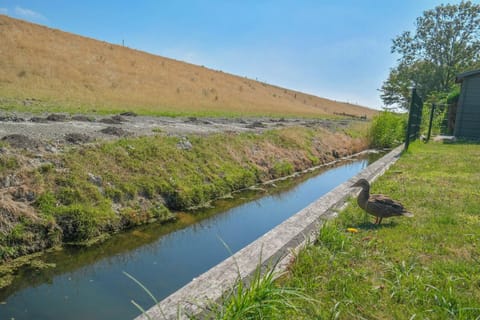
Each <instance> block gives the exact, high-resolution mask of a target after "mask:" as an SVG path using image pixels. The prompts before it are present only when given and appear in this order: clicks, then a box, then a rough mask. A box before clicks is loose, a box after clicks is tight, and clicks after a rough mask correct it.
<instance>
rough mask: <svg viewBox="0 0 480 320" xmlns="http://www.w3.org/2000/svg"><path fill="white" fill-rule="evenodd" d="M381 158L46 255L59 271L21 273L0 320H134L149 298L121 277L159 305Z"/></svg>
mask: <svg viewBox="0 0 480 320" xmlns="http://www.w3.org/2000/svg"><path fill="white" fill-rule="evenodd" d="M376 158H378V155H375V154H373V155H372V154H370V155H369V156H368V157H364V158H359V159H354V160H349V161H346V162H344V163H342V164H340V165H336V166H334V167H329V168H325V169H323V170H320V171H316V172H314V173H310V174H306V175H302V176H301V177H297V178H295V179H290V180H287V181H284V182H281V183H278V184H277V186H276V187H275V188H274V187H271V188H268V189H267V190H266V191H265V192H258V191H257V192H252V191H250V192H245V193H242V194H237V195H236V197H235V199H231V200H221V201H218V202H216V203H215V208H212V209H208V210H202V211H200V212H197V213H195V214H184V213H181V214H179V216H180V219H179V220H178V221H177V222H175V223H170V224H166V225H161V226H160V225H158V224H157V225H149V226H145V227H141V228H136V229H135V230H131V231H128V232H125V233H121V234H118V235H115V236H113V237H112V238H111V239H109V240H108V241H106V242H104V243H102V244H100V245H97V246H94V247H90V248H80V249H79V248H76V249H74V248H68V249H63V250H60V251H55V252H51V253H48V254H46V255H44V257H43V259H44V260H45V262H47V263H55V267H52V268H46V269H41V270H36V269H25V270H22V272H21V275H20V277H18V279H17V280H15V281H14V283H13V284H12V285H11V286H9V287H7V288H4V289H1V290H0V319H15V320H21V319H82V320H83V319H102V320H105V319H132V318H134V317H135V316H137V315H138V314H139V311H138V310H137V309H136V307H135V306H133V305H132V304H131V302H130V301H131V300H135V301H136V302H137V303H139V304H140V305H142V306H143V307H144V308H145V309H148V308H149V307H151V306H152V304H153V302H152V300H151V298H149V297H148V296H147V294H146V293H145V292H144V291H143V290H142V289H141V288H140V287H139V286H138V285H137V284H135V283H134V282H133V281H132V280H131V279H129V278H128V277H126V276H125V275H124V274H123V271H126V272H128V273H129V274H131V275H133V276H135V278H136V279H138V280H139V281H140V282H142V283H143V284H144V285H145V286H146V287H148V289H149V290H150V291H151V292H152V293H153V294H154V295H155V296H156V297H157V299H158V300H161V299H163V298H165V297H166V296H168V295H169V294H171V293H172V292H174V291H175V290H177V289H179V288H180V287H182V286H183V285H185V284H186V283H188V282H189V281H190V280H192V279H193V278H195V277H197V276H198V275H199V274H201V273H203V272H205V271H207V270H208V269H209V268H211V267H213V266H214V265H216V264H217V263H219V262H220V261H222V260H223V259H225V258H227V257H228V256H229V255H230V253H229V251H228V250H227V249H226V248H225V247H224V245H223V244H222V241H221V240H220V239H222V240H223V241H224V242H225V243H226V244H228V246H229V248H230V250H231V251H232V252H236V251H238V250H240V249H241V248H243V247H245V246H246V245H248V244H249V243H251V242H253V241H254V240H255V239H257V238H258V237H260V236H261V235H263V234H264V233H266V232H267V231H269V230H270V229H272V228H274V227H275V226H277V225H278V224H280V223H281V222H283V221H285V220H286V219H288V218H289V217H290V216H291V215H293V214H295V213H296V212H298V211H299V210H301V209H302V208H304V207H306V206H307V205H308V204H310V203H311V202H313V201H315V200H316V199H317V198H319V197H320V196H322V195H323V194H325V193H327V192H328V191H330V190H331V189H333V188H335V187H336V186H337V185H339V184H341V183H343V182H345V181H346V180H348V179H349V178H351V177H352V176H354V175H355V174H357V173H358V172H359V171H361V170H362V169H363V168H365V167H366V166H367V165H368V164H369V163H371V162H372V161H374V160H375V159H376Z"/></svg>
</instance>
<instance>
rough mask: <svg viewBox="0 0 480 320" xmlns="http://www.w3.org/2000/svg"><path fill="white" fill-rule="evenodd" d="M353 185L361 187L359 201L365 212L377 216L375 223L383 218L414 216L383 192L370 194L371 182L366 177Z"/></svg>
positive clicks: (378, 222)
mask: <svg viewBox="0 0 480 320" xmlns="http://www.w3.org/2000/svg"><path fill="white" fill-rule="evenodd" d="M352 187H360V188H362V191H361V192H360V194H359V195H358V198H357V203H358V205H359V206H360V208H362V209H363V210H365V212H367V213H369V214H371V215H372V216H375V217H376V219H375V224H380V223H381V222H382V219H383V218H388V217H393V216H406V217H413V214H412V213H411V212H408V211H406V210H405V208H404V207H403V205H402V204H401V203H400V202H398V201H395V200H392V199H390V198H389V197H387V196H385V195H383V194H370V184H369V183H368V181H367V180H365V179H360V180H358V181H357V182H356V183H355V184H353V185H352Z"/></svg>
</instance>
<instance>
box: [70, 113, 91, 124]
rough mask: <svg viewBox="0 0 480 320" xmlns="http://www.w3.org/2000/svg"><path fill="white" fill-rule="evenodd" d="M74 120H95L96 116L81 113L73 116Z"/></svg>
mask: <svg viewBox="0 0 480 320" xmlns="http://www.w3.org/2000/svg"><path fill="white" fill-rule="evenodd" d="M72 120H75V121H84V122H95V118H93V117H88V116H84V115H81V114H79V115H75V116H73V117H72Z"/></svg>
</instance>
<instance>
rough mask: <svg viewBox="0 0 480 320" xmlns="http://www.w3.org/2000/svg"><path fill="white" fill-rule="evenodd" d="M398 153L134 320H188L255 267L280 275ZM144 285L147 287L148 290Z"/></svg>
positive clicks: (341, 186)
mask: <svg viewBox="0 0 480 320" xmlns="http://www.w3.org/2000/svg"><path fill="white" fill-rule="evenodd" d="M402 151H403V145H401V146H399V147H397V148H395V149H394V150H392V151H390V152H389V153H388V154H386V155H385V156H384V157H382V158H381V159H379V160H377V161H375V162H374V163H373V164H371V165H370V166H368V167H367V168H365V169H364V170H362V171H361V172H360V173H359V174H357V175H355V176H354V177H352V178H351V179H349V180H348V181H346V182H344V183H342V184H341V185H339V186H337V187H336V188H335V189H333V190H332V191H330V192H328V193H327V194H325V195H323V196H322V197H320V198H319V199H317V200H316V201H315V202H313V203H311V204H310V205H309V206H307V207H306V208H304V209H302V210H300V211H299V212H298V213H296V214H295V215H293V216H292V217H290V218H289V219H287V220H286V221H284V222H283V223H281V224H280V225H278V226H277V227H275V228H273V229H272V230H270V231H269V232H267V233H266V234H264V235H263V236H262V237H260V238H259V239H257V240H255V241H254V242H253V243H251V244H249V245H248V246H246V247H245V248H243V249H241V250H240V251H238V252H237V253H235V254H234V255H232V256H231V257H229V258H227V259H225V260H224V261H222V262H220V263H219V264H217V265H216V266H214V267H213V268H211V269H210V270H208V271H206V272H205V273H203V274H202V275H200V276H199V277H198V278H195V279H193V280H192V281H190V282H189V283H187V284H186V285H185V286H183V287H182V288H180V289H179V290H177V291H176V292H174V293H172V294H171V295H170V296H168V297H167V298H165V299H164V300H162V301H160V302H159V303H158V304H157V305H155V306H153V307H152V308H150V309H149V310H147V311H146V313H145V314H142V315H140V316H138V317H137V318H136V320H147V319H155V320H157V319H158V320H167V319H188V317H187V315H195V314H200V313H201V312H202V311H204V309H205V307H206V306H207V305H208V304H209V303H211V302H212V301H218V300H219V299H220V298H221V297H222V295H223V294H224V292H226V291H227V290H229V289H230V288H232V286H234V285H235V283H236V282H237V281H238V280H239V277H241V279H246V281H248V278H249V277H250V276H251V275H253V274H254V272H255V271H256V270H257V268H258V267H259V265H261V266H262V267H265V268H268V267H271V266H273V265H275V264H276V270H275V271H276V272H279V273H280V272H282V271H284V270H285V269H286V268H287V266H288V264H289V262H290V261H291V258H292V255H293V253H294V252H295V251H297V250H299V249H300V248H302V247H303V246H305V245H307V244H308V243H310V239H315V236H316V234H317V233H318V231H319V230H320V226H321V225H322V224H323V222H324V221H326V220H328V219H331V218H333V217H335V216H336V212H337V211H338V210H340V209H341V208H342V207H344V206H345V205H346V201H347V199H348V198H349V197H351V196H356V194H357V193H358V192H359V190H358V189H352V188H350V186H351V185H352V184H353V183H354V182H355V181H357V180H358V179H360V178H365V179H367V180H368V181H370V182H372V181H374V180H375V179H376V178H377V177H379V176H381V175H382V174H383V173H384V172H385V171H386V170H387V169H388V168H389V167H390V166H391V165H392V164H393V163H395V161H396V160H397V159H398V158H399V157H400V154H401V153H402ZM277 262H278V263H277ZM145 285H146V286H147V287H148V284H145Z"/></svg>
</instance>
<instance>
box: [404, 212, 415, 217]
mask: <svg viewBox="0 0 480 320" xmlns="http://www.w3.org/2000/svg"><path fill="white" fill-rule="evenodd" d="M402 216H405V217H409V218H411V217H413V213H411V212H408V211H405V212H402Z"/></svg>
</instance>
